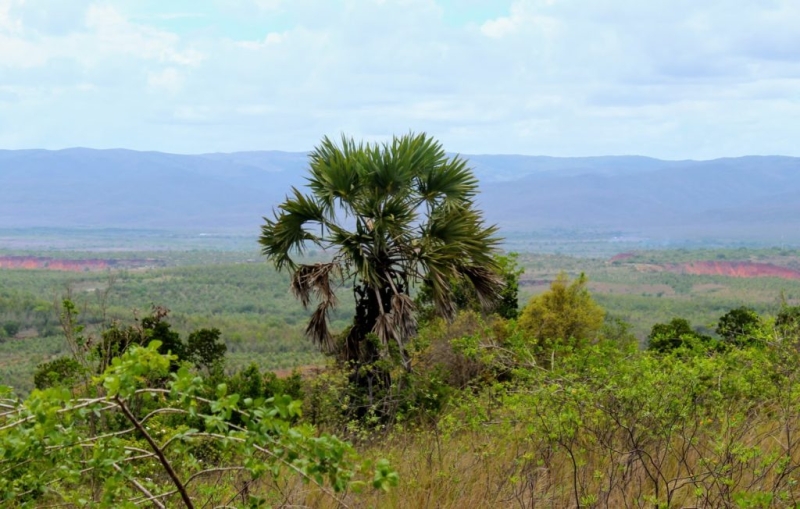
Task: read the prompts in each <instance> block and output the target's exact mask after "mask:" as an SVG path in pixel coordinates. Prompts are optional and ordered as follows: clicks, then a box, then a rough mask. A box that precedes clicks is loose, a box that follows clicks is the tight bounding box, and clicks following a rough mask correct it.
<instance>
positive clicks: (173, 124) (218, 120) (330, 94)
mask: <svg viewBox="0 0 800 509" xmlns="http://www.w3.org/2000/svg"><path fill="white" fill-rule="evenodd" d="M798 27H800V0H313V1H312V0H110V1H93V0H0V149H23V148H46V149H60V148H66V147H74V146H82V147H92V148H129V149H135V150H157V151H164V152H177V153H204V152H232V151H240V150H288V151H303V150H310V149H311V148H312V147H313V146H315V145H316V144H317V143H318V142H319V140H320V139H321V138H322V137H323V136H325V135H327V136H332V137H338V136H340V135H341V134H342V133H344V134H346V135H348V136H353V137H355V138H357V139H364V140H369V141H385V140H387V139H390V138H391V136H392V135H393V134H404V133H407V132H409V131H414V132H421V131H425V132H427V133H429V134H431V135H433V136H434V137H436V138H437V139H439V140H440V141H441V142H442V143H443V145H444V147H445V148H446V149H447V150H448V151H451V152H460V153H467V154H479V153H482V154H487V153H491V154H501V153H505V154H530V155H551V156H589V155H623V154H638V155H646V156H652V157H659V158H664V159H711V158H717V157H733V156H740V155H746V154H764V155H770V154H782V155H792V156H800V143H799V142H798V141H800V29H798Z"/></svg>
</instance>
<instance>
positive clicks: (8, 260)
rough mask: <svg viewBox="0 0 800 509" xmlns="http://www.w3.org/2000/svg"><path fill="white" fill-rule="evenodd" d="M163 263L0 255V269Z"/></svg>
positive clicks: (90, 268) (100, 267)
mask: <svg viewBox="0 0 800 509" xmlns="http://www.w3.org/2000/svg"><path fill="white" fill-rule="evenodd" d="M157 265H161V263H160V262H159V261H158V260H152V259H142V258H137V259H127V260H114V259H103V258H88V259H84V260H65V259H61V258H48V257H44V256H0V269H32V270H33V269H44V270H59V271H66V272H86V271H98V270H108V269H131V268H138V267H152V266H157Z"/></svg>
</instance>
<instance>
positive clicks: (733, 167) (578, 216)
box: [0, 148, 800, 243]
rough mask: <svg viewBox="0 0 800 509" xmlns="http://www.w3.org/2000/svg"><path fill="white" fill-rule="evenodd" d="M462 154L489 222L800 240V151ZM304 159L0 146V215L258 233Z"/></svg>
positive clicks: (59, 222)
mask: <svg viewBox="0 0 800 509" xmlns="http://www.w3.org/2000/svg"><path fill="white" fill-rule="evenodd" d="M463 157H465V158H466V159H468V160H469V162H470V165H471V166H472V167H473V169H474V171H475V174H476V175H477V176H478V178H479V180H480V186H481V194H480V196H479V198H478V202H479V205H480V207H481V208H482V209H483V210H484V211H485V215H486V219H487V221H489V222H491V223H496V224H498V225H499V226H500V227H501V228H502V229H504V230H505V231H508V232H520V233H525V232H536V231H543V230H553V229H562V230H575V231H592V230H596V231H606V232H618V233H619V234H622V235H644V236H648V237H652V238H716V239H728V240H731V239H738V240H760V241H772V242H776V243H777V242H787V241H796V240H800V200H798V198H800V158H793V157H783V156H748V157H739V158H724V159H715V160H709V161H691V160H688V161H665V160H659V159H652V158H647V157H640V156H604V157H581V158H557V157H545V156H521V155H464V156H463ZM306 164H307V159H306V154H305V153H301V152H280V151H262V152H237V153H227V154H221V153H215V154H200V155H180V154H168V153H160V152H137V151H132V150H122V149H114V150H94V149H85V148H72V149H65V150H56V151H48V150H0V228H30V227H49V228H148V229H164V230H172V231H192V232H206V231H210V232H235V233H247V232H253V233H254V234H255V233H257V228H258V225H259V224H260V223H261V221H262V219H261V218H262V216H265V215H270V214H271V211H272V209H273V207H275V206H276V205H277V204H279V203H280V202H281V201H282V200H283V198H284V197H285V195H286V193H287V192H288V191H289V189H290V187H291V186H298V187H299V186H302V185H303V183H304V174H305V167H306Z"/></svg>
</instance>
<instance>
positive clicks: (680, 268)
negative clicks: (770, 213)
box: [664, 261, 800, 280]
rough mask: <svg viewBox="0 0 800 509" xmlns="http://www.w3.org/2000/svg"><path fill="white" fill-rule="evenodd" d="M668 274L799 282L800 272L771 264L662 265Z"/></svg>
mask: <svg viewBox="0 0 800 509" xmlns="http://www.w3.org/2000/svg"><path fill="white" fill-rule="evenodd" d="M664 269H665V270H667V271H669V272H675V273H679V274H695V275H714V276H728V277H778V278H782V279H796V280H800V271H797V270H794V269H790V268H787V267H779V266H777V265H773V264H771V263H756V262H718V261H706V262H702V261H697V262H686V263H675V264H668V265H664Z"/></svg>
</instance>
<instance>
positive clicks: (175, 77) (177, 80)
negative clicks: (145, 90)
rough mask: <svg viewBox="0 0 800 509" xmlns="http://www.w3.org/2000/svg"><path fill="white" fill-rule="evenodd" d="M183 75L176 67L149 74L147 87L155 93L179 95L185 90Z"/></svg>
mask: <svg viewBox="0 0 800 509" xmlns="http://www.w3.org/2000/svg"><path fill="white" fill-rule="evenodd" d="M183 81H184V78H183V75H182V74H181V73H180V72H179V71H178V70H177V69H175V68H174V67H167V68H166V69H164V70H162V71H157V72H149V73H147V86H148V87H150V90H152V91H155V92H160V91H165V92H167V93H170V94H173V95H174V94H177V93H178V92H180V91H181V89H182V88H183Z"/></svg>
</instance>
